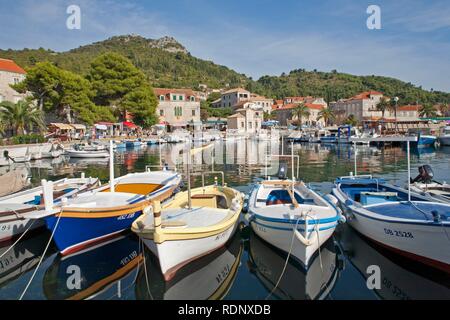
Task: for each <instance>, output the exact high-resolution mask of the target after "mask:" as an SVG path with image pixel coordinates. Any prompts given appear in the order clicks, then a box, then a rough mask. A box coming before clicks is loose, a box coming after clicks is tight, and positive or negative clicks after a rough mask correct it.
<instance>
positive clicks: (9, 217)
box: [0, 176, 99, 241]
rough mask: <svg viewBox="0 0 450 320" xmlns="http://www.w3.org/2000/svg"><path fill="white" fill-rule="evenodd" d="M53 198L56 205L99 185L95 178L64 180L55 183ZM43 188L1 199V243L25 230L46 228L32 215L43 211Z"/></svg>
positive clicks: (41, 221)
mask: <svg viewBox="0 0 450 320" xmlns="http://www.w3.org/2000/svg"><path fill="white" fill-rule="evenodd" d="M53 184H54V190H53V193H52V197H53V199H54V201H55V203H56V204H58V203H60V202H61V199H62V198H64V197H65V198H72V197H75V196H76V195H78V194H81V193H83V192H86V191H89V190H92V189H94V188H96V187H98V185H99V180H98V179H94V178H84V176H82V177H81V178H64V179H61V180H58V181H55V182H53ZM43 193H44V190H43V187H42V186H39V187H36V188H32V189H28V190H24V191H21V192H16V193H14V194H10V195H8V196H4V197H1V198H0V241H5V240H8V239H11V238H13V237H15V236H18V235H20V234H22V233H23V232H25V230H28V229H30V230H34V229H37V228H40V227H43V226H44V222H43V220H40V219H37V220H35V219H34V218H32V217H31V216H30V215H31V214H32V213H33V212H35V211H39V210H42V209H43V201H44V198H43Z"/></svg>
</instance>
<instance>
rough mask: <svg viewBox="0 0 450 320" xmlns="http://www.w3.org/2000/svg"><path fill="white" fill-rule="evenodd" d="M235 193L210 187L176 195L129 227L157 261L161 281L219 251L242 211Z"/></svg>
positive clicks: (240, 199) (213, 186)
mask: <svg viewBox="0 0 450 320" xmlns="http://www.w3.org/2000/svg"><path fill="white" fill-rule="evenodd" d="M242 201H243V200H242V195H241V193H240V192H239V191H236V190H234V189H232V188H229V187H227V186H225V185H224V184H222V186H218V185H211V186H203V187H200V188H196V189H192V190H190V188H189V189H188V191H185V192H182V193H178V194H176V195H175V197H174V198H173V199H172V200H171V201H170V202H169V203H167V204H165V205H163V206H162V207H161V206H160V205H159V203H158V202H156V203H155V204H154V207H153V213H152V212H150V211H148V212H146V213H144V215H142V216H141V217H139V218H138V219H137V220H136V221H135V222H134V223H133V225H132V231H133V232H135V233H136V234H137V235H138V236H139V237H141V238H142V239H143V241H144V243H145V244H146V245H147V247H148V248H149V249H150V250H151V251H152V252H153V253H154V254H155V255H156V256H157V257H158V260H159V264H160V268H161V272H162V274H163V275H164V279H165V280H166V281H169V280H170V279H171V278H173V276H174V275H175V274H176V272H177V270H179V269H180V268H181V267H183V266H184V265H186V264H187V263H189V262H190V261H193V260H195V259H197V258H200V257H202V256H204V255H206V254H208V253H211V252H212V251H214V250H216V249H218V248H220V247H222V246H223V245H224V244H225V243H226V242H227V241H228V240H229V239H230V238H231V237H232V236H233V234H234V232H235V230H236V226H237V223H238V221H239V215H240V212H241V209H242Z"/></svg>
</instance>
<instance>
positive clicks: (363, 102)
mask: <svg viewBox="0 0 450 320" xmlns="http://www.w3.org/2000/svg"><path fill="white" fill-rule="evenodd" d="M382 98H383V93H382V92H379V91H364V92H361V93H359V94H357V95H355V96H353V97H351V98H349V99H341V100H339V101H337V102H333V103H330V108H331V109H332V110H333V111H334V113H335V115H336V122H337V123H338V124H342V123H343V122H344V121H345V119H347V118H348V117H349V116H350V115H353V116H354V117H355V118H356V120H357V121H358V122H359V123H361V122H362V121H364V120H378V119H381V116H382V113H381V111H378V110H377V104H378V103H379V102H380V101H381V99H382Z"/></svg>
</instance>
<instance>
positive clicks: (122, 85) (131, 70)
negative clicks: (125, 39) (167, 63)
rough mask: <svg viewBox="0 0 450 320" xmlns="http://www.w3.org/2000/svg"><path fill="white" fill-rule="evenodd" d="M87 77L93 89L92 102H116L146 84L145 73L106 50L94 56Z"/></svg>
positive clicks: (118, 55)
mask: <svg viewBox="0 0 450 320" xmlns="http://www.w3.org/2000/svg"><path fill="white" fill-rule="evenodd" d="M87 79H88V80H89V81H90V82H91V83H92V87H93V88H94V90H95V98H94V102H96V103H97V104H98V105H102V106H106V105H112V104H117V103H118V102H119V101H120V100H121V99H122V98H123V97H124V96H125V95H126V94H128V93H130V92H131V91H133V90H135V89H137V88H139V87H141V86H143V85H145V84H146V79H145V75H144V74H143V73H142V72H141V71H140V70H139V69H138V68H136V67H135V66H134V65H133V64H132V63H131V61H130V60H128V59H127V58H125V57H124V56H122V55H120V54H118V53H113V52H108V53H104V54H102V55H100V56H98V57H97V58H95V59H94V60H93V61H92V63H91V66H90V69H89V73H88V75H87Z"/></svg>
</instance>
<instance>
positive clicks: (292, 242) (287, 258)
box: [264, 215, 302, 300]
mask: <svg viewBox="0 0 450 320" xmlns="http://www.w3.org/2000/svg"><path fill="white" fill-rule="evenodd" d="M301 218H302V215H300V217H299V218H298V219H297V222H296V223H295V227H294V229H293V232H292V238H291V245H290V248H289V251H288V255H287V257H286V261H285V262H284V267H283V270H282V271H281V274H280V277H279V278H278V281H277V283H276V284H275V286H274V287H273V288H272V290H271V291H270V293H269V294H268V295H267V297H266V298H265V299H264V300H267V299H269V297H270V296H272V295H273V293H274V292H275V290H276V289H277V287H278V285H279V284H280V282H281V279H282V278H283V275H284V273H285V271H286V268H287V265H288V262H289V257H290V256H291V253H292V248H293V247H294V239H295V230H297V226H298V223H299V221H300V219H301Z"/></svg>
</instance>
